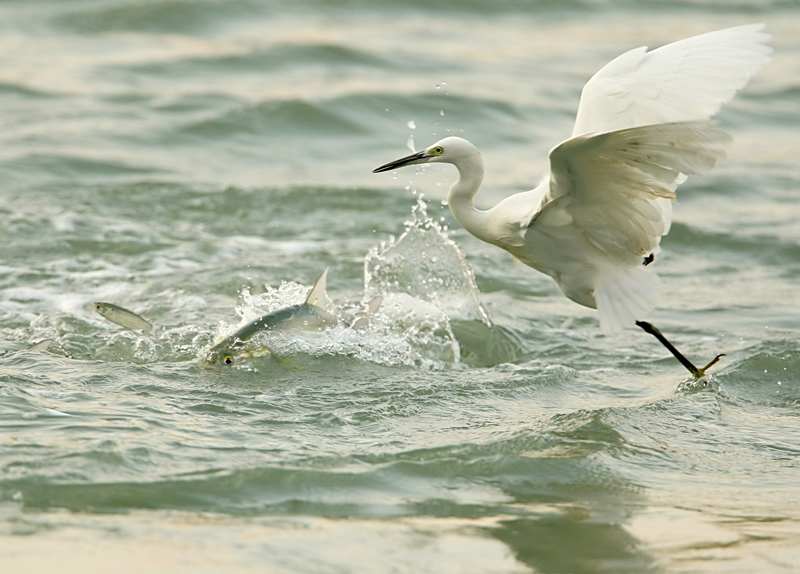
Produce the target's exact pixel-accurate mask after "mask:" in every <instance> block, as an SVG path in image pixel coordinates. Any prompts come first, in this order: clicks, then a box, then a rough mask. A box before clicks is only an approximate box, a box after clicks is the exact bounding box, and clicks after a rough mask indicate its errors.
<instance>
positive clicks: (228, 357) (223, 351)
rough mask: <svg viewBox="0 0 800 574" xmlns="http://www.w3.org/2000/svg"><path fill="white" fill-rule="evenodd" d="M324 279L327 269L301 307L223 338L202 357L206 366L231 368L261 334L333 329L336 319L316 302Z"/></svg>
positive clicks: (266, 317) (280, 311) (277, 313)
mask: <svg viewBox="0 0 800 574" xmlns="http://www.w3.org/2000/svg"><path fill="white" fill-rule="evenodd" d="M327 277H328V267H326V268H325V271H323V272H322V275H320V277H319V279H317V282H316V283H315V284H314V287H313V288H312V289H311V293H309V294H308V297H307V298H306V300H305V302H304V303H302V304H300V305H292V306H291V307H286V308H284V309H278V310H277V311H273V312H272V313H267V314H266V315H263V316H261V317H259V318H258V319H255V320H253V321H250V322H249V323H248V324H247V325H244V326H243V327H241V328H240V329H239V330H237V331H236V332H235V333H233V334H232V335H230V336H228V337H225V338H224V339H223V340H222V341H220V342H219V343H217V344H216V345H214V346H213V347H211V348H210V349H209V350H208V352H207V353H206V356H205V361H206V363H208V364H209V365H216V364H220V365H232V364H233V363H234V362H235V361H236V358H237V357H238V356H240V355H241V354H242V351H244V349H245V348H246V347H247V341H248V340H249V339H250V338H251V337H252V336H253V335H255V334H256V333H259V332H261V331H286V330H292V329H303V330H307V331H312V330H319V329H323V328H325V327H335V326H336V325H337V324H338V323H339V319H338V318H336V317H334V316H333V315H331V314H330V313H328V312H327V311H325V310H324V309H322V307H320V306H319V300H320V298H321V297H322V295H323V294H324V293H325V283H326V280H327Z"/></svg>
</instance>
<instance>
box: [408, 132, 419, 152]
mask: <svg viewBox="0 0 800 574" xmlns="http://www.w3.org/2000/svg"><path fill="white" fill-rule="evenodd" d="M406 147H407V148H408V149H410V150H411V151H412V152H415V151H417V149H416V148H415V147H414V136H413V135H411V136H408V141H407V142H406Z"/></svg>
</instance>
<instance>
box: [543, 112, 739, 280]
mask: <svg viewBox="0 0 800 574" xmlns="http://www.w3.org/2000/svg"><path fill="white" fill-rule="evenodd" d="M729 141H730V137H729V136H728V135H727V134H725V133H724V132H723V131H721V130H718V129H716V128H715V127H714V124H713V122H712V121H701V122H683V123H671V124H659V125H649V126H643V127H637V128H630V129H626V130H619V131H615V132H610V133H604V134H591V135H584V136H578V137H575V138H571V139H569V140H567V141H565V142H563V143H562V144H560V145H558V146H556V147H555V148H553V150H552V151H551V152H550V190H549V194H548V197H547V198H546V201H545V203H544V205H543V207H542V209H541V211H540V212H539V213H538V214H537V215H536V216H535V217H534V218H533V219H532V221H531V223H530V225H531V226H534V225H550V226H559V225H561V226H564V225H570V226H573V227H575V228H577V229H580V230H581V231H582V232H583V233H585V235H586V237H587V238H588V240H589V241H590V242H591V243H592V244H593V245H595V246H596V247H598V248H599V249H601V250H602V251H604V252H605V253H606V254H607V255H608V258H609V260H611V261H613V262H615V263H619V264H622V265H623V266H624V265H637V264H641V258H642V256H644V255H646V254H647V253H650V252H651V251H653V249H655V248H656V246H657V245H658V242H659V240H660V238H661V235H663V234H664V233H665V231H666V229H667V228H668V225H669V214H665V213H664V212H663V210H662V206H661V203H660V202H659V201H658V200H659V199H673V198H674V197H675V188H676V187H677V186H678V184H679V183H680V182H681V181H682V179H683V175H682V174H697V173H703V172H706V171H708V170H710V169H711V168H712V167H713V166H714V165H715V164H716V163H717V161H719V160H720V159H721V158H722V157H724V155H725V146H726V144H727V143H728V142H729ZM665 216H666V217H665Z"/></svg>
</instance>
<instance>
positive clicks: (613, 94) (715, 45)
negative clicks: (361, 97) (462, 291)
mask: <svg viewBox="0 0 800 574" xmlns="http://www.w3.org/2000/svg"><path fill="white" fill-rule="evenodd" d="M763 27H764V25H763V24H753V25H747V26H738V27H735V28H728V29H725V30H719V31H716V32H710V33H708V34H702V35H700V36H694V37H692V38H688V39H685V40H681V41H679V42H675V43H673V44H668V45H666V46H663V47H661V48H658V49H656V50H652V51H647V48H646V47H641V48H636V49H634V50H630V51H629V52H626V53H624V54H622V55H621V56H619V57H617V58H616V59H614V60H612V61H611V62H610V63H609V64H607V65H606V66H605V67H603V68H602V69H601V70H600V71H599V72H597V73H596V74H595V75H594V76H593V77H592V78H591V79H590V80H589V81H588V82H587V83H586V85H585V86H584V88H583V91H582V93H581V99H580V103H579V105H578V114H577V118H576V120H575V127H574V129H573V131H572V136H571V137H570V138H569V139H567V140H566V141H564V142H562V143H561V144H559V145H557V146H556V147H554V148H553V149H552V150H551V151H550V172H549V174H547V176H546V177H545V178H544V179H543V180H542V183H541V184H540V185H539V186H538V187H536V188H535V189H533V190H531V191H527V192H523V193H518V194H516V195H512V196H510V197H508V198H506V199H504V200H503V201H501V202H500V203H498V204H497V205H495V206H494V207H493V208H491V209H488V210H485V211H483V210H479V209H476V208H475V207H474V206H473V203H472V201H473V198H474V197H475V194H476V193H477V192H478V188H479V187H480V185H481V182H482V181H483V174H484V169H483V159H482V157H481V153H480V152H479V151H478V149H477V148H476V147H475V146H474V145H472V144H471V143H470V142H468V141H467V140H465V139H462V138H459V137H447V138H444V139H443V140H440V141H438V142H436V143H435V144H433V145H432V146H430V147H429V148H427V149H425V150H423V151H420V152H418V153H415V154H412V155H409V156H407V157H404V158H402V159H398V160H396V161H393V162H391V163H388V164H386V165H383V166H381V167H379V168H377V169H375V170H374V171H375V172H382V171H388V170H393V169H396V168H399V167H403V166H406V165H414V164H421V163H428V162H440V163H451V164H453V165H455V166H456V168H457V169H458V174H459V178H458V180H457V181H456V182H455V183H454V184H453V186H452V187H451V188H450V191H449V193H448V196H447V201H448V204H449V206H450V210H451V211H452V213H453V216H454V217H455V219H456V221H458V222H459V223H460V224H461V225H462V226H463V227H464V228H465V229H466V230H467V231H469V232H470V233H472V234H473V235H475V236H476V237H478V238H479V239H481V240H483V241H486V242H489V243H492V244H494V245H497V246H498V247H502V248H503V249H505V250H507V251H509V252H510V253H511V254H513V255H514V256H515V257H516V258H517V259H519V260H520V261H522V262H523V263H526V264H527V265H529V266H531V267H533V268H534V269H536V270H538V271H541V272H542V273H545V274H546V275H549V276H550V277H552V278H553V279H554V280H555V282H556V284H557V285H558V287H559V289H561V292H562V293H564V295H566V296H567V297H568V298H570V299H572V300H573V301H575V302H576V303H579V304H581V305H584V306H586V307H590V308H592V309H597V311H598V314H599V319H600V326H601V328H602V329H603V330H605V331H618V330H620V329H622V328H626V327H633V326H634V325H638V326H639V327H641V328H642V329H644V330H645V331H647V332H648V333H650V334H652V335H654V336H656V337H657V338H658V339H659V341H661V342H662V343H663V344H664V345H666V346H667V348H668V349H669V350H670V351H671V352H672V353H673V354H674V355H675V356H676V357H677V358H678V359H679V360H680V361H681V363H682V364H683V365H684V366H685V367H686V368H687V369H689V371H690V372H692V374H694V375H695V376H696V377H700V376H702V375H703V373H704V372H705V370H706V369H707V368H708V367H709V366H711V365H712V364H714V363H715V362H716V360H718V359H719V357H716V358H715V359H714V360H713V361H712V362H711V363H709V364H708V365H706V367H704V368H702V369H698V368H696V367H695V366H694V365H692V363H691V362H690V361H688V360H687V359H686V358H685V357H683V356H682V355H681V354H680V353H679V352H678V351H677V349H675V348H674V347H673V346H672V345H670V344H669V342H668V341H667V340H666V339H665V338H664V337H663V335H661V333H660V332H659V331H658V329H656V328H655V327H653V326H652V325H651V324H650V323H647V322H645V321H641V319H643V318H644V317H645V316H646V315H647V314H648V313H649V312H650V311H652V309H653V308H654V307H655V304H656V300H657V298H658V286H659V281H658V276H657V275H656V273H655V271H654V269H653V267H652V266H650V265H649V264H650V263H652V262H653V260H654V258H655V255H656V254H657V253H658V251H659V242H660V240H661V237H662V236H663V235H666V234H667V232H668V231H669V227H670V220H671V215H672V204H671V202H672V201H674V200H675V190H676V188H677V186H678V185H679V184H680V183H682V182H683V181H685V179H686V176H687V175H694V174H699V173H704V172H706V171H708V170H710V169H711V168H712V167H713V166H714V165H715V164H716V163H717V162H718V161H719V160H720V159H722V157H723V156H724V155H725V146H726V144H727V143H728V142H729V140H730V138H729V137H728V136H727V135H726V134H725V133H724V132H722V131H720V130H718V129H717V128H715V127H714V126H715V123H714V121H712V120H711V118H712V116H714V115H715V114H716V113H717V112H718V111H719V110H720V108H721V107H722V105H723V104H724V103H726V102H727V101H729V100H730V99H732V98H733V96H734V95H735V93H736V92H737V91H738V90H739V89H741V88H743V87H744V86H745V85H746V84H747V83H748V81H749V80H750V78H751V77H752V76H753V75H754V74H755V73H756V72H757V71H758V70H759V69H760V68H761V67H762V66H763V65H764V64H766V63H767V62H768V61H769V60H770V58H769V54H770V53H771V52H772V50H771V49H770V48H769V46H767V45H766V43H767V42H768V41H769V40H770V36H769V35H768V34H765V33H763V32H761V30H762V29H763Z"/></svg>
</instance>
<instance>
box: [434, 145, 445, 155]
mask: <svg viewBox="0 0 800 574" xmlns="http://www.w3.org/2000/svg"><path fill="white" fill-rule="evenodd" d="M433 152H434V153H436V154H438V155H442V153H444V149H442V146H440V145H437V146H436V147H435V148H433Z"/></svg>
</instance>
